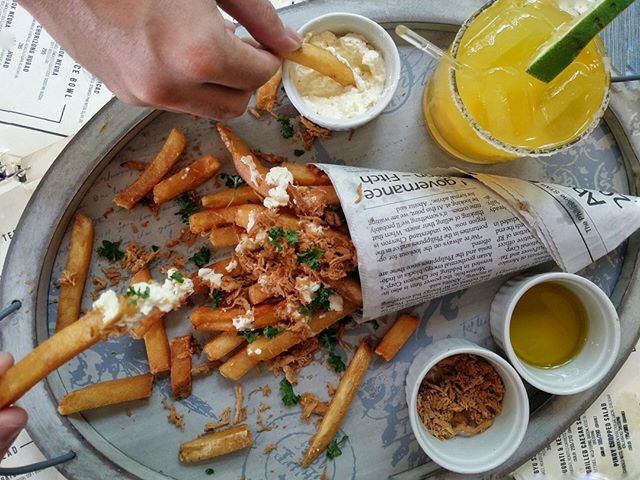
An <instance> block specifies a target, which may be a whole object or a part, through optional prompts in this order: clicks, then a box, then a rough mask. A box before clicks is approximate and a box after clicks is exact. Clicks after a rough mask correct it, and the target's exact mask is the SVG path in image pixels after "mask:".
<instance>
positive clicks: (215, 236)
mask: <svg viewBox="0 0 640 480" xmlns="http://www.w3.org/2000/svg"><path fill="white" fill-rule="evenodd" d="M230 208H231V207H230ZM241 233H242V232H241V231H240V230H239V229H238V227H236V226H235V225H231V226H228V227H218V228H213V229H211V233H210V234H209V241H210V242H211V245H212V246H213V247H214V248H224V247H233V246H234V245H237V244H238V242H240V234H241Z"/></svg>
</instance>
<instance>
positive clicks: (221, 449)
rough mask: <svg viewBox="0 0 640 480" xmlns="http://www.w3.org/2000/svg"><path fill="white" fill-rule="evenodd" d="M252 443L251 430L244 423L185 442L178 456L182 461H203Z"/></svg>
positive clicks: (249, 445) (246, 446)
mask: <svg viewBox="0 0 640 480" xmlns="http://www.w3.org/2000/svg"><path fill="white" fill-rule="evenodd" d="M252 445H253V438H252V437H251V430H249V427H248V426H247V425H246V424H244V423H242V424H240V425H235V426H233V427H231V428H227V429H225V430H219V431H217V432H213V433H207V434H206V435H202V436H201V437H198V438H196V439H194V440H191V441H189V442H185V443H183V444H182V445H180V453H179V455H178V458H179V459H180V461H181V462H182V463H194V462H202V461H203V460H209V459H211V458H215V457H219V456H220V455H226V454H227V453H231V452H235V451H237V450H242V449H243V448H248V447H251V446H252Z"/></svg>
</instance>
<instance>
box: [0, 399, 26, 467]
mask: <svg viewBox="0 0 640 480" xmlns="http://www.w3.org/2000/svg"><path fill="white" fill-rule="evenodd" d="M26 424H27V414H26V413H25V411H24V410H22V409H21V408H18V407H9V408H5V409H3V410H0V460H1V459H2V457H3V456H4V454H5V453H6V451H7V450H8V449H9V447H10V446H11V444H12V443H13V442H14V441H15V440H16V438H17V437H18V434H19V433H20V431H22V429H23V428H24V426H25V425H26Z"/></svg>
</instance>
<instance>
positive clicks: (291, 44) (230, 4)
mask: <svg viewBox="0 0 640 480" xmlns="http://www.w3.org/2000/svg"><path fill="white" fill-rule="evenodd" d="M218 5H219V6H220V8H222V9H223V10H224V11H225V12H227V13H228V14H229V15H231V16H232V17H233V18H235V19H236V20H237V21H238V22H240V23H241V24H242V25H243V26H244V27H245V28H246V29H247V30H248V31H249V33H250V34H251V36H253V38H255V39H256V40H257V41H258V42H260V43H261V44H262V45H264V46H265V47H267V48H268V49H269V50H274V51H285V52H286V51H291V50H297V49H298V48H300V42H301V41H302V37H301V36H300V34H298V33H297V32H295V31H294V30H291V29H289V28H285V26H284V25H283V24H282V20H280V17H279V16H278V13H277V12H276V10H275V8H273V5H271V2H269V0H219V1H218Z"/></svg>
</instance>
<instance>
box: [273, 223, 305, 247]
mask: <svg viewBox="0 0 640 480" xmlns="http://www.w3.org/2000/svg"><path fill="white" fill-rule="evenodd" d="M267 235H269V242H270V243H271V245H273V246H274V248H275V249H276V252H281V251H282V242H281V241H280V240H281V239H282V238H284V239H285V240H286V241H287V243H288V244H289V245H293V244H294V243H298V242H299V241H300V237H299V236H298V232H296V231H295V230H293V229H291V228H290V229H289V230H287V231H286V232H285V231H284V230H283V229H282V228H280V227H271V228H270V229H269V230H267Z"/></svg>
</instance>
